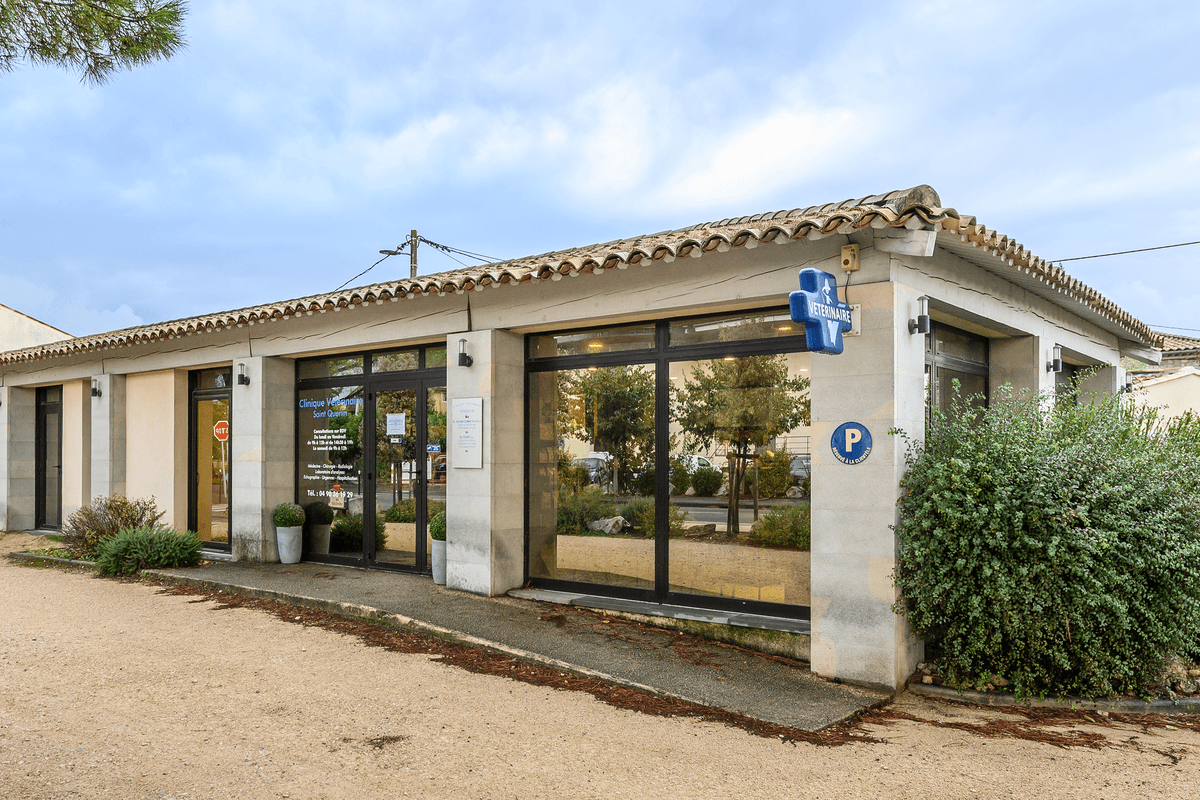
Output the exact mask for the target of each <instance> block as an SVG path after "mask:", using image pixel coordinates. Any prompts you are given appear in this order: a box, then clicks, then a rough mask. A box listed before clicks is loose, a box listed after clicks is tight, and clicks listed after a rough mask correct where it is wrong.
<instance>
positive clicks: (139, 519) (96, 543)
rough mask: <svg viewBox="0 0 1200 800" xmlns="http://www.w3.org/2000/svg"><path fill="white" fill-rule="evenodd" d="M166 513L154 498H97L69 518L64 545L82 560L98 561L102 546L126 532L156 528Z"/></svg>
mask: <svg viewBox="0 0 1200 800" xmlns="http://www.w3.org/2000/svg"><path fill="white" fill-rule="evenodd" d="M165 513H166V512H163V511H159V510H158V508H157V507H156V506H155V504H154V498H153V497H151V498H150V499H149V500H139V499H133V500H131V499H129V498H127V497H122V496H121V495H119V494H115V495H113V496H112V497H97V498H96V499H95V500H93V501H92V503H91V505H88V506H84V507H83V508H80V509H79V510H78V511H76V512H75V513H74V514H72V515H71V516H70V517H68V518H67V521H66V522H65V523H64V524H63V527H62V542H63V544H65V545H67V546H68V547H70V548H71V549H72V550H74V551H75V552H76V553H78V554H79V555H80V557H81V558H85V559H89V560H91V559H95V558H96V556H97V555H98V553H99V547H100V544H101V543H102V542H104V541H106V540H108V539H111V538H113V537H114V536H116V535H117V534H118V533H120V532H121V531H123V530H129V529H132V528H152V527H154V526H156V525H158V523H159V521H160V520H161V519H162V518H163V515H164V514H165Z"/></svg>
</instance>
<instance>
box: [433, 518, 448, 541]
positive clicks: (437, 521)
mask: <svg viewBox="0 0 1200 800" xmlns="http://www.w3.org/2000/svg"><path fill="white" fill-rule="evenodd" d="M429 538H430V539H433V540H434V541H435V542H444V541H446V512H445V511H439V512H438V513H436V514H434V515H433V518H432V519H430V520H429Z"/></svg>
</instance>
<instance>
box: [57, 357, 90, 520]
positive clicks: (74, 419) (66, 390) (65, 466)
mask: <svg viewBox="0 0 1200 800" xmlns="http://www.w3.org/2000/svg"><path fill="white" fill-rule="evenodd" d="M90 502H92V382H91V380H90V379H89V380H85V381H68V382H67V383H64V384H63V402H62V520H63V522H66V521H67V520H68V519H69V518H70V517H71V515H72V514H74V513H75V512H76V511H78V510H79V508H80V507H81V506H86V505H87V504H89V503H90Z"/></svg>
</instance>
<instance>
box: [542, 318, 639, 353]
mask: <svg viewBox="0 0 1200 800" xmlns="http://www.w3.org/2000/svg"><path fill="white" fill-rule="evenodd" d="M652 347H654V326H653V325H630V326H626V327H622V328H605V329H604V330H596V331H585V332H580V333H556V334H550V335H546V336H532V337H530V344H529V357H530V358H547V357H550V356H579V355H589V354H592V355H594V354H596V353H613V352H619V351H624V350H648V349H650V348H652Z"/></svg>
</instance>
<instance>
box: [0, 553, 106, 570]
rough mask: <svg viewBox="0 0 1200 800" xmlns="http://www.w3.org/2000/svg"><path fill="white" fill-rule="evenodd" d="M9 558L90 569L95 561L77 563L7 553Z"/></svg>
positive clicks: (75, 560) (28, 554) (53, 557)
mask: <svg viewBox="0 0 1200 800" xmlns="http://www.w3.org/2000/svg"><path fill="white" fill-rule="evenodd" d="M8 557H9V558H15V559H17V560H18V561H45V562H48V563H50V564H70V565H72V566H75V567H91V568H92V569H95V568H96V562H95V561H79V560H78V559H73V558H58V557H56V556H43V555H39V554H37V553H19V552H18V553H9V554H8Z"/></svg>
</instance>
